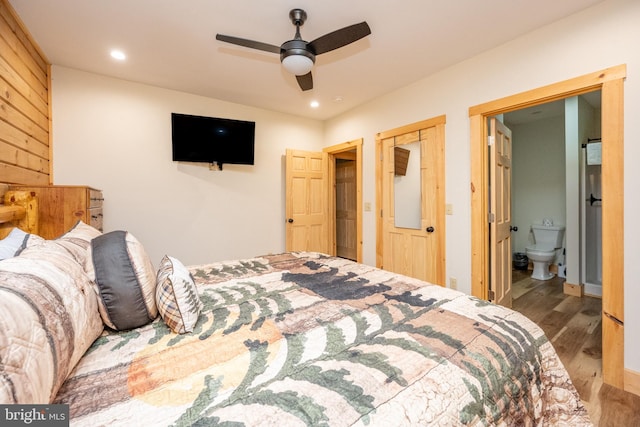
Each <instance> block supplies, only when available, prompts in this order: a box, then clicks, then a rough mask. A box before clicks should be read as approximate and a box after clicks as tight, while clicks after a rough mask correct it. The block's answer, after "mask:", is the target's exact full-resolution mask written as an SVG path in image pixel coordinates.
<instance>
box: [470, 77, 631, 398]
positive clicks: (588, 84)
mask: <svg viewBox="0 0 640 427" xmlns="http://www.w3.org/2000/svg"><path fill="white" fill-rule="evenodd" d="M625 77H626V66H625V65H620V66H616V67H612V68H609V69H605V70H601V71H598V72H595V73H591V74H587V75H584V76H581V77H577V78H574V79H570V80H566V81H563V82H559V83H555V84H551V85H549V86H545V87H541V88H538V89H533V90H530V91H528V92H523V93H519V94H515V95H512V96H508V97H506V98H501V99H497V100H495V101H491V102H488V103H485V104H481V105H477V106H474V107H471V108H470V109H469V116H470V123H471V155H472V160H471V218H472V224H471V229H472V235H471V246H472V248H471V254H472V258H471V275H472V277H471V279H472V282H471V289H472V294H473V295H475V296H478V297H480V298H483V299H487V297H488V291H489V257H488V255H489V249H490V242H489V237H488V232H489V225H488V221H487V213H488V206H489V201H488V191H489V187H488V185H489V183H488V178H487V177H488V171H487V168H488V147H487V142H486V135H487V125H486V121H487V118H489V117H492V116H496V115H499V114H504V113H507V112H509V111H514V110H518V109H522V108H525V107H530V106H535V105H540V104H544V103H547V102H550V101H554V100H559V99H564V98H567V97H570V96H575V95H579V94H582V93H587V92H592V91H594V90H601V91H602V140H603V141H606V143H605V144H603V146H602V163H603V168H602V192H603V197H607V202H606V203H604V204H603V206H602V215H603V218H605V220H604V221H603V223H602V258H603V266H602V272H603V274H602V276H603V277H602V293H603V294H602V311H603V314H604V316H603V323H602V325H603V326H602V343H603V363H602V365H603V379H604V382H605V383H607V384H610V385H613V386H615V387H618V388H621V389H624V379H625V370H624V304H623V301H624V190H623V189H624V168H623V163H624V162H623V152H624V145H623V140H624V129H623V122H624V103H623V98H624V97H623V93H624V79H625Z"/></svg>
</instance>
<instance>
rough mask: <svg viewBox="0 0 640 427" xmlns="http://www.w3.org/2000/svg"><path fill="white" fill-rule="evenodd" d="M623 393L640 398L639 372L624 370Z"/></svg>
mask: <svg viewBox="0 0 640 427" xmlns="http://www.w3.org/2000/svg"><path fill="white" fill-rule="evenodd" d="M624 391H628V392H629V393H633V394H635V395H636V396H640V372H635V371H632V370H631V369H625V370H624Z"/></svg>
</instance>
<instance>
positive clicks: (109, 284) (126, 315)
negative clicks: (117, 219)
mask: <svg viewBox="0 0 640 427" xmlns="http://www.w3.org/2000/svg"><path fill="white" fill-rule="evenodd" d="M91 256H92V261H93V266H92V267H93V269H92V270H93V271H90V272H89V273H90V276H91V275H92V274H91V273H93V275H94V278H95V279H94V282H95V284H96V285H97V292H98V305H99V308H100V314H101V316H102V320H103V321H104V323H105V324H106V325H107V326H109V327H110V328H112V329H115V330H127V329H133V328H137V327H138V326H142V325H146V324H147V323H149V322H151V321H152V320H153V319H155V318H156V317H157V316H158V309H157V307H156V303H155V289H156V273H155V270H154V268H153V265H152V264H151V261H150V260H149V257H148V256H147V254H146V252H145V251H144V248H143V247H142V245H141V244H140V242H139V241H138V240H137V239H136V238H135V237H134V236H133V235H131V234H130V233H128V232H126V231H112V232H109V233H105V234H103V235H101V236H98V237H96V238H94V239H93V240H92V241H91Z"/></svg>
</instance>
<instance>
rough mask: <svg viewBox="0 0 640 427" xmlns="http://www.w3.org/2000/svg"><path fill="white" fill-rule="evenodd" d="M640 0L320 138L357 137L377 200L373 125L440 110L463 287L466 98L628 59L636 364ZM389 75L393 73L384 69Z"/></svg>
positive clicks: (467, 267)
mask: <svg viewBox="0 0 640 427" xmlns="http://www.w3.org/2000/svg"><path fill="white" fill-rule="evenodd" d="M639 22H640V2H639V1H636V0H610V1H605V2H603V3H600V4H598V5H596V6H594V7H592V8H590V9H587V10H585V11H583V12H581V13H578V14H576V15H573V16H570V17H568V18H566V19H563V20H560V21H557V22H556V23H553V24H551V25H549V26H547V27H544V28H542V29H540V30H537V31H534V32H531V33H529V34H527V35H525V36H523V37H520V38H518V39H515V40H513V41H511V42H509V43H506V44H504V45H502V46H500V47H498V48H495V49H492V50H489V51H487V52H485V53H483V54H481V55H479V56H477V57H474V58H472V59H469V60H467V61H464V62H462V63H459V64H457V65H455V66H453V67H450V68H448V69H446V70H444V71H442V72H440V73H437V74H435V75H432V76H429V77H426V78H425V79H423V80H421V81H419V82H417V83H415V84H413V85H410V86H407V87H405V88H403V89H400V90H398V91H395V92H393V93H390V94H388V95H386V96H384V97H382V98H378V99H376V100H374V101H373V102H370V103H368V104H366V105H363V106H361V107H360V108H357V109H355V110H353V111H350V112H348V113H345V114H343V115H342V116H340V117H337V118H335V119H332V120H330V121H328V122H327V124H326V135H325V143H326V145H331V144H335V143H338V142H340V141H348V140H352V139H356V138H360V137H363V138H364V151H363V162H364V166H363V167H364V174H365V176H364V182H363V201H364V202H365V203H366V202H371V203H374V202H375V165H374V159H375V154H374V147H375V134H376V133H377V132H381V131H385V130H388V129H393V128H396V127H399V126H402V125H406V124H409V123H413V122H417V121H420V120H424V119H427V118H430V117H435V116H438V115H441V114H446V117H447V124H446V129H445V133H446V134H445V137H446V152H445V154H446V198H447V203H450V204H452V205H453V215H448V216H447V243H446V247H447V275H448V276H453V277H456V278H457V279H458V288H459V289H460V290H463V291H465V292H470V289H471V287H470V281H471V255H470V254H471V242H470V234H471V216H470V200H471V194H470V188H469V187H470V184H469V183H470V156H471V154H470V148H469V140H470V136H469V117H468V116H469V115H468V109H469V107H471V106H474V105H478V104H482V103H485V102H488V101H492V100H495V99H498V98H501V97H504V96H509V95H513V94H516V93H520V92H523V91H527V90H530V89H535V88H538V87H541V86H545V85H547V84H551V83H556V82H559V81H562V80H566V79H570V78H573V77H577V76H580V75H583V74H587V73H591V72H595V71H598V70H601V69H604V68H607V67H610V66H615V65H619V64H627V76H628V77H627V80H626V82H625V100H624V108H625V116H626V119H625V125H624V126H625V148H624V149H625V166H624V167H625V171H624V177H625V234H626V238H625V242H624V247H625V253H626V254H627V255H626V259H625V272H624V274H625V277H626V278H627V280H626V282H625V326H626V327H625V367H626V368H629V369H632V370H634V371H636V372H640V311H638V310H636V309H635V305H636V303H637V302H638V301H640V286H638V285H637V280H635V278H637V277H640V263H638V262H635V259H634V258H635V254H638V253H640V224H639V223H638V221H635V217H636V216H637V212H638V210H639V209H640V192H638V191H636V190H635V188H634V187H635V186H636V183H638V182H640V167H637V166H636V163H637V159H640V144H638V143H637V141H640V121H639V120H637V119H636V118H635V117H636V116H637V114H638V112H639V111H640V83H639V80H640V49H638V46H637V44H638V40H640V25H638V23H639ZM390 78H392V77H390ZM376 211H377V210H376V209H374V210H372V211H371V212H364V233H363V234H364V242H363V255H364V261H365V262H366V263H369V264H375V215H376Z"/></svg>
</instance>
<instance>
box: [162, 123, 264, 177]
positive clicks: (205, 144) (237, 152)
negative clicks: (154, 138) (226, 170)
mask: <svg viewBox="0 0 640 427" xmlns="http://www.w3.org/2000/svg"><path fill="white" fill-rule="evenodd" d="M255 127H256V124H255V122H248V121H243V120H232V119H222V118H217V117H203V116H192V115H189V114H178V113H171V138H172V146H173V160H174V161H178V162H205V163H217V164H218V165H220V166H221V165H223V164H225V163H232V164H242V165H252V164H253V160H254V159H253V157H254V141H255Z"/></svg>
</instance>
